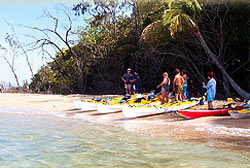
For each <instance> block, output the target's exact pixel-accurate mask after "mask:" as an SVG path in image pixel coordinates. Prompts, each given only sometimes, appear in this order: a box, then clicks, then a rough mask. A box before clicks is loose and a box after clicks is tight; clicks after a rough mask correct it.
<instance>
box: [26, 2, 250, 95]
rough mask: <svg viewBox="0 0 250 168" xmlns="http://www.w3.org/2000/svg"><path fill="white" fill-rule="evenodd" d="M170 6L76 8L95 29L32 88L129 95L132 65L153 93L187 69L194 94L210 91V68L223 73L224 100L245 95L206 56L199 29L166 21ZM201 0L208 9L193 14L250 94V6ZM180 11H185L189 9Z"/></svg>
mask: <svg viewBox="0 0 250 168" xmlns="http://www.w3.org/2000/svg"><path fill="white" fill-rule="evenodd" d="M183 1H184V0H183ZM169 2H170V1H161V0H158V1H155V0H152V1H140V0H131V1H124V2H119V3H118V2H117V1H103V0H102V1H101V0H100V1H94V2H82V3H79V4H76V5H75V6H74V7H73V10H74V11H75V13H76V15H79V17H83V18H86V16H89V18H88V19H86V22H87V23H88V24H87V25H86V26H85V27H82V28H81V29H79V30H78V31H77V32H75V33H77V34H78V35H79V36H80V39H81V40H80V41H78V43H77V44H75V45H74V46H72V50H69V49H63V53H62V52H58V53H57V55H56V56H55V59H54V61H53V62H50V63H48V65H47V66H45V67H42V68H41V70H40V71H39V72H38V73H37V74H35V75H34V77H33V79H32V83H31V84H30V86H31V88H32V90H33V91H35V92H46V91H48V90H49V91H51V92H53V93H60V94H70V93H86V94H121V93H124V89H123V84H122V81H121V80H120V77H121V76H122V75H123V73H124V72H125V71H126V69H127V68H128V67H130V68H131V69H132V70H136V71H137V72H138V73H139V75H140V79H141V83H140V91H141V92H145V91H150V90H152V89H155V87H156V86H157V84H158V83H159V82H160V81H161V79H162V76H161V74H162V73H163V72H165V71H167V72H168V73H169V75H170V78H171V79H172V80H173V77H174V69H175V68H179V69H181V70H182V69H185V70H187V71H188V76H189V78H190V80H189V92H190V93H191V94H192V95H194V96H197V95H199V94H202V92H203V90H202V88H201V83H202V81H207V72H208V71H214V72H215V78H216V80H217V83H218V87H217V88H218V90H217V92H218V94H217V98H224V97H225V96H231V95H230V94H233V95H235V96H238V95H237V94H236V92H235V90H234V89H233V88H232V87H231V85H230V80H229V79H228V78H227V77H226V76H225V74H223V73H222V72H221V69H220V68H218V66H217V64H215V61H214V60H213V59H211V57H209V56H208V54H206V51H205V50H204V48H203V46H202V45H201V43H200V41H199V40H198V39H197V37H196V36H195V35H194V33H192V31H193V29H191V28H190V27H188V26H187V25H185V24H183V25H182V26H183V27H178V28H177V27H173V26H172V27H171V28H172V29H169V24H164V23H162V21H163V22H164V15H165V14H166V13H165V12H166V9H168V8H169ZM189 2H191V8H193V7H195V6H196V5H195V4H194V3H195V2H196V1H191V0H190V1H186V2H185V3H189ZM200 3H201V8H202V10H197V9H194V10H186V11H185V12H186V13H187V14H188V15H190V16H191V15H192V16H194V17H193V18H194V19H195V20H196V24H197V27H198V28H199V31H200V33H201V34H202V36H203V38H204V40H205V42H206V44H207V46H208V48H209V49H210V50H211V52H212V53H214V55H216V60H218V63H219V65H221V66H222V67H223V68H224V69H225V71H226V72H227V73H228V74H229V75H230V77H232V79H234V81H235V82H236V83H237V84H238V85H239V86H240V87H241V88H242V89H243V90H245V91H247V92H249V91H250V81H249V80H248V79H250V73H249V71H250V63H249V59H250V3H249V2H247V1H246V2H237V3H236V2H225V1H224V2H213V3H211V1H209V2H207V1H201V2H200ZM180 4H182V3H179V5H180ZM179 7H180V8H182V9H184V6H179ZM196 7H197V6H196ZM164 11H165V12H164ZM192 11H195V13H192ZM178 14H180V13H178ZM168 17H169V16H168ZM165 19H166V18H165ZM184 21H185V20H183V19H182V20H181V19H180V20H178V22H184ZM173 29H178V31H175V34H174V35H173V34H171V33H172V32H171V30H173Z"/></svg>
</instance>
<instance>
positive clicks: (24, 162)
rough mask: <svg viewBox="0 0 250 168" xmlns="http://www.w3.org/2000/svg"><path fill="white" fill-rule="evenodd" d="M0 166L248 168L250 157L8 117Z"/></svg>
mask: <svg viewBox="0 0 250 168" xmlns="http://www.w3.org/2000/svg"><path fill="white" fill-rule="evenodd" d="M0 167H15V168H16V167H17V168H21V167H31V168H33V167H60V168H61V167H65V168H71V167H76V168H78V167H79V168H82V167H108V168H110V167H166V168H180V167H192V168H196V167H197V168H198V167H199V168H201V167H202V168H210V167H211V168H214V167H220V168H222V167H225V168H227V167H230V168H234V167H235V168H246V167H248V168H249V167H250V158H247V157H244V156H242V155H240V154H238V153H230V152H223V151H220V150H214V149H209V148H206V147H204V146H202V145H192V144H188V143H181V142H176V141H172V140H170V139H166V138H157V137H145V136H138V135H135V134H132V133H129V132H127V131H125V130H123V129H122V128H117V127H111V126H103V125H98V124H93V123H89V122H86V121H83V120H74V119H67V118H60V117H45V116H22V115H6V114H4V115H0Z"/></svg>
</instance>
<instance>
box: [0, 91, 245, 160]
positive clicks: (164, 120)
mask: <svg viewBox="0 0 250 168" xmlns="http://www.w3.org/2000/svg"><path fill="white" fill-rule="evenodd" d="M94 97H100V96H89V95H67V96H64V95H43V94H13V93H2V94H0V107H7V108H18V109H34V110H33V111H36V110H44V111H48V112H57V113H61V114H64V116H65V117H68V118H77V119H84V120H88V121H90V122H93V123H98V124H105V125H112V126H119V127H123V128H124V129H125V130H127V131H129V132H131V134H135V135H136V134H141V135H146V136H161V137H162V136H163V137H169V138H171V139H175V140H178V141H183V142H188V143H198V144H203V145H205V146H207V147H211V148H217V149H222V150H225V151H233V152H239V153H242V154H243V155H245V156H248V157H250V118H247V119H232V118H231V117H230V116H216V117H215V116H214V117H206V118H199V119H195V120H185V119H183V118H181V117H179V116H177V115H175V114H173V113H165V114H163V115H155V116H151V117H145V118H139V119H133V120H124V119H123V115H122V113H121V112H119V113H112V114H102V115H100V114H98V112H97V111H92V112H81V111H80V110H74V109H73V108H74V106H73V103H72V102H73V100H83V99H91V98H94ZM105 97H112V95H106V96H105ZM225 103H226V102H225V101H216V102H215V105H216V107H221V106H222V105H223V104H225ZM196 108H207V104H205V105H204V106H198V107H196ZM1 113H3V112H1Z"/></svg>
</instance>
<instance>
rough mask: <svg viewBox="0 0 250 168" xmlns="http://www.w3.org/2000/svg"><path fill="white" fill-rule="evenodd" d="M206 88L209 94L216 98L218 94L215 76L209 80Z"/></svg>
mask: <svg viewBox="0 0 250 168" xmlns="http://www.w3.org/2000/svg"><path fill="white" fill-rule="evenodd" d="M206 88H207V94H208V96H209V97H210V98H213V99H214V98H215V94H216V81H215V80H214V78H212V79H210V80H209V81H208V83H207V86H206Z"/></svg>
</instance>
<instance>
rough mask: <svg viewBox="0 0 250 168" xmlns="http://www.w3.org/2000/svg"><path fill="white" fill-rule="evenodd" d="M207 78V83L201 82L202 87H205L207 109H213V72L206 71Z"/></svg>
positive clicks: (214, 88)
mask: <svg viewBox="0 0 250 168" xmlns="http://www.w3.org/2000/svg"><path fill="white" fill-rule="evenodd" d="M208 79H209V81H208V83H207V85H206V84H205V83H204V82H203V87H204V88H206V89H207V101H208V109H213V101H214V98H215V95H216V81H215V79H214V73H213V72H209V73H208Z"/></svg>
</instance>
